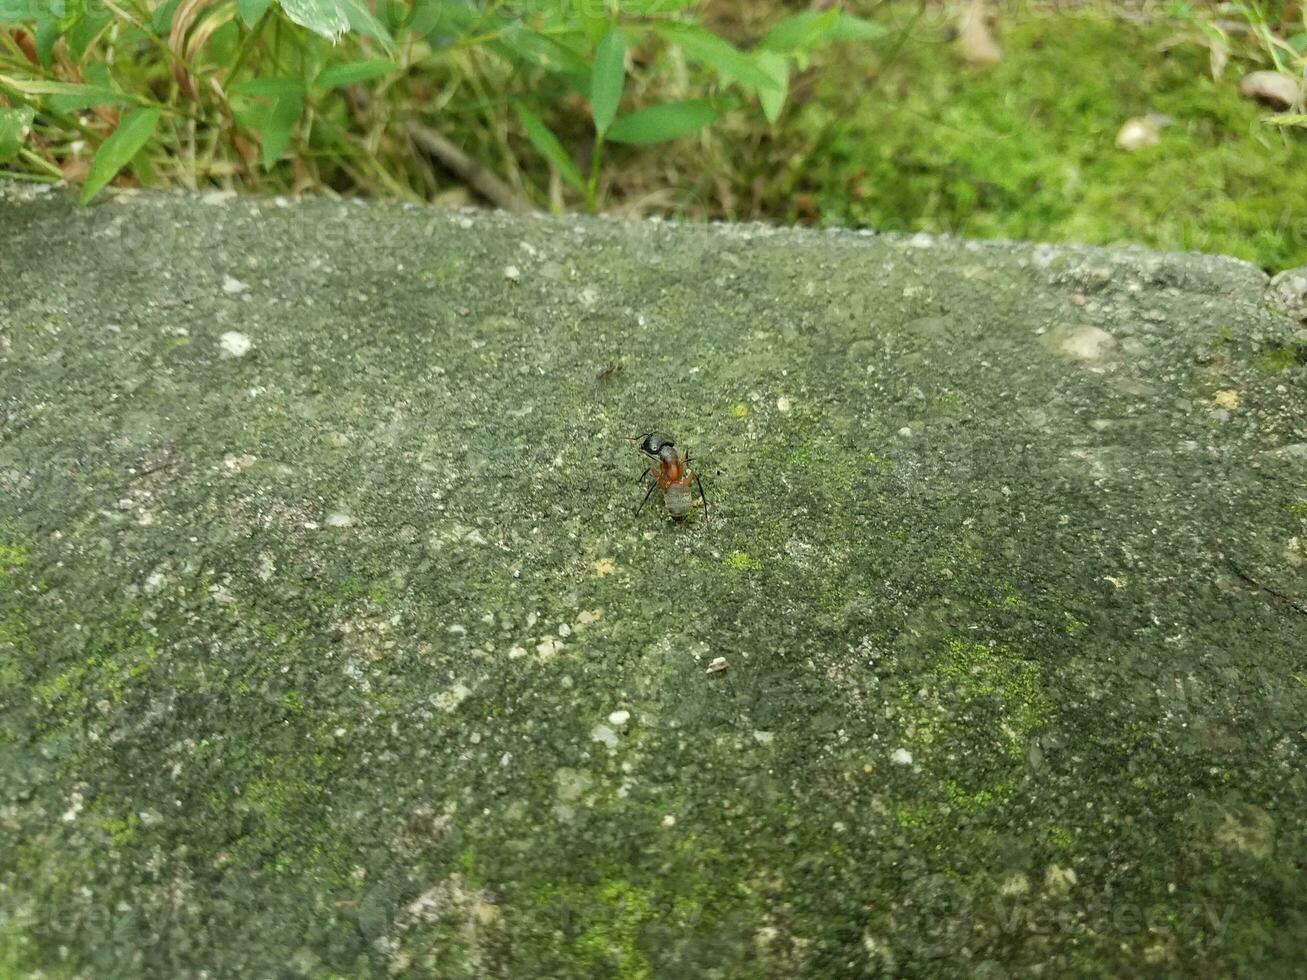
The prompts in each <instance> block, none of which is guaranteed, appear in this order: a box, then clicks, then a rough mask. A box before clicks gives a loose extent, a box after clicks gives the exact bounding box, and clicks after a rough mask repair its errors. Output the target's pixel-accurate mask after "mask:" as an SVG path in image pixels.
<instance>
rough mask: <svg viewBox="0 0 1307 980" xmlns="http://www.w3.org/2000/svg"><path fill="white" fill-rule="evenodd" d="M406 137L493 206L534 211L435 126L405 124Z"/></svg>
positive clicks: (414, 123)
mask: <svg viewBox="0 0 1307 980" xmlns="http://www.w3.org/2000/svg"><path fill="white" fill-rule="evenodd" d="M405 128H406V130H407V132H408V136H409V139H411V140H412V141H413V142H414V143H416V144H417V145H418V146H419V147H421V149H422V150H423V151H424V152H426V153H428V154H430V155H431V156H432V157H433V158H434V159H435V160H436V162H437V163H439V164H440V165H441V166H442V167H444V168H445V169H446V170H448V171H449V172H450V173H452V174H453V175H454V176H455V177H457V178H458V179H459V180H461V181H462V182H463V183H464V184H466V185H467V186H468V187H470V188H472V190H474V191H476V192H477V193H478V194H480V195H481V196H482V197H483V198H485V199H486V200H487V201H489V202H490V203H491V204H493V205H495V206H496V207H499V208H503V209H504V210H505V211H513V212H516V213H518V214H522V213H525V212H527V211H534V210H535V208H534V207H533V206H532V205H531V203H530V202H529V201H527V200H525V199H523V198H522V197H521V196H519V195H518V194H517V192H516V191H514V190H513V188H511V187H509V186H508V185H507V184H505V183H504V182H503V181H502V180H500V179H499V178H498V177H496V176H495V175H494V174H492V173H491V172H490V171H489V170H487V169H486V168H485V167H483V166H481V164H479V163H477V162H476V161H475V160H473V159H472V158H471V157H470V156H468V155H467V154H466V153H464V152H463V151H462V150H460V149H459V148H458V147H457V146H455V145H454V144H453V143H451V142H450V141H449V140H447V139H445V137H443V136H441V135H440V134H439V133H437V132H436V131H435V130H434V129H429V128H427V127H426V126H423V125H422V124H421V123H419V122H410V123H409V124H408V125H407V127H405Z"/></svg>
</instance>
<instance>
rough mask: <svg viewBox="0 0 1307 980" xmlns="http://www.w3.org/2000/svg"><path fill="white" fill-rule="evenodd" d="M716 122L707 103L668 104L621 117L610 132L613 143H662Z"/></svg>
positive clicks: (710, 104)
mask: <svg viewBox="0 0 1307 980" xmlns="http://www.w3.org/2000/svg"><path fill="white" fill-rule="evenodd" d="M716 119H717V112H716V111H715V110H714V109H713V107H712V103H711V102H709V101H708V100H707V99H690V100H688V101H686V102H666V103H664V104H663V105H656V106H651V107H650V108H648V109H641V110H640V111H639V112H633V113H631V114H630V115H629V116H621V117H619V118H618V120H617V121H616V122H614V123H613V126H612V128H611V129H609V130H608V139H609V140H610V141H611V142H614V143H662V142H665V141H667V140H674V139H677V138H678V137H681V136H685V135H687V134H689V133H693V132H694V131H695V130H697V129H702V128H703V127H704V126H707V125H708V124H709V123H711V122H715V121H716Z"/></svg>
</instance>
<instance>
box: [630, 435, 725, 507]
mask: <svg viewBox="0 0 1307 980" xmlns="http://www.w3.org/2000/svg"><path fill="white" fill-rule="evenodd" d="M639 448H640V452H642V453H643V454H644V455H646V456H648V457H649V458H650V459H652V460H653V461H654V463H653V465H652V466H650V467H648V468H647V469H646V470H645V471H644V472H643V473H641V474H640V486H644V481H645V480H646V479H648V478H649V477H650V476H652V477H653V479H652V480H651V481H650V483H649V489H648V490H647V491H645V495H644V500H642V501H640V506H639V507H637V508H636V509H635V512H636V513H637V514H638V513H640V511H641V510H643V509H644V505H645V504H647V503H648V502H649V497H650V495H651V494H652V493H653V492H654V490H656V489H657V490H662V492H663V503H664V504H666V505H667V513H668V515H669V516H670V517H671V518H672V520H674V521H677V522H678V523H679V522H680V521H683V520H685V518H686V515H687V514H689V513H690V511H691V509H693V507H694V494H693V493H692V492H691V490H690V484H691V483H693V484H694V485H695V487H697V488H698V490H699V499H700V500H701V501H702V502H703V519H704V520H705V521H706V520H707V519H708V497H707V496H706V495H705V494H704V492H703V483H702V482H701V481H700V480H699V477H698V474H696V473H695V472H694V471H692V470H691V469H690V451H689V450H688V449H687V450H686V451H685V455H684V456H680V455H677V452H676V442H675V441H674V440H673V439H672V437H671V436H669V435H664V434H663V433H661V432H646V433H645V434H644V435H642V436H640V443H639Z"/></svg>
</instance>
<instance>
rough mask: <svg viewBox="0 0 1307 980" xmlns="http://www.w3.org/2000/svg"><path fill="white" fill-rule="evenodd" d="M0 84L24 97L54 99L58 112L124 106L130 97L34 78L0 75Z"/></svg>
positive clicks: (98, 89)
mask: <svg viewBox="0 0 1307 980" xmlns="http://www.w3.org/2000/svg"><path fill="white" fill-rule="evenodd" d="M0 84H4V85H8V86H9V87H10V88H16V89H18V91H20V92H22V93H23V94H24V95H48V96H53V97H56V98H57V100H58V102H59V104H58V106H57V108H58V109H59V111H60V112H71V111H73V110H75V109H88V108H90V107H91V106H94V105H126V104H127V103H130V102H132V101H133V100H132V97H131V96H129V95H124V94H123V93H122V92H115V91H114V90H113V89H111V88H105V87H104V86H102V85H78V84H75V83H73V82H47V81H42V80H40V79H35V78H9V77H7V76H5V75H0Z"/></svg>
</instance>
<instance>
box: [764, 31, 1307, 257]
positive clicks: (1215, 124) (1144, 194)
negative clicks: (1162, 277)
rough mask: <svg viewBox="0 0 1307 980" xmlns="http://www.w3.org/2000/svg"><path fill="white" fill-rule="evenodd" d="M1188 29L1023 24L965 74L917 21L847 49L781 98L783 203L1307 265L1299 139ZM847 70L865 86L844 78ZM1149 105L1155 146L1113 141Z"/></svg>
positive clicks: (795, 212) (825, 212) (933, 227)
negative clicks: (806, 89) (799, 98)
mask: <svg viewBox="0 0 1307 980" xmlns="http://www.w3.org/2000/svg"><path fill="white" fill-rule="evenodd" d="M887 9H889V10H890V13H889V14H887V16H891V17H892V16H893V11H894V10H896V9H897V8H887ZM895 26H896V27H901V26H902V23H901V22H899V21H896V22H895ZM1185 30H1186V28H1183V27H1177V25H1175V24H1173V23H1170V24H1168V23H1164V22H1163V23H1154V24H1150V25H1146V26H1145V25H1132V24H1129V23H1126V22H1124V21H1122V20H1120V19H1117V18H1112V19H1107V18H1102V17H1098V16H1095V15H1092V14H1085V15H1074V14H1068V13H1065V12H1059V14H1058V15H1057V16H1052V17H1049V16H1025V17H1017V18H1014V19H1008V20H1005V21H1004V23H1003V25H1002V29H1001V32H1000V34H999V41H1000V43H1001V44H1002V47H1003V60H1002V62H1001V63H1000V64H998V65H996V66H994V67H992V68H989V69H985V70H967V69H964V68H963V69H960V68H959V66H958V63H957V59H956V55H955V52H954V51H953V50H952V48H951V46H950V45H946V44H940V43H939V42H938V39H937V38H936V37H935V36H934V35H933V34H932V33H930V32H927V31H924V30H919V31H910V32H909V33H908V34H907V35H906V36H905V37H903V38H901V41H902V43H901V44H895V45H894V46H893V47H892V49H887V48H885V47H877V46H873V47H871V48H859V49H854V50H852V51H849V52H847V53H846V54H845V55H844V57H846V58H848V59H849V60H850V61H855V60H856V62H857V64H851V65H840V66H839V67H832V68H830V69H829V70H828V71H827V72H825V73H824V74H823V76H821V78H820V80H819V81H818V92H819V96H818V97H817V98H815V99H813V100H811V101H810V102H808V103H807V104H806V105H805V106H803V108H802V109H791V112H793V113H794V115H793V116H792V117H790V118H789V120H788V125H787V127H786V129H785V132H784V137H788V138H783V139H782V141H781V143H782V147H781V153H783V154H786V155H788V159H789V160H790V161H793V162H791V163H790V166H789V169H788V173H787V176H788V179H787V180H781V181H778V182H777V183H778V184H779V185H780V187H779V188H778V189H779V190H780V191H781V193H782V194H783V195H784V199H783V201H777V203H776V207H777V208H778V209H779V210H782V211H784V210H787V209H788V211H789V214H788V217H790V218H791V219H800V218H803V217H804V216H805V215H804V212H803V211H802V210H801V208H803V207H804V206H805V205H804V204H803V202H804V201H808V202H811V203H809V204H808V205H806V207H808V208H811V207H812V205H813V204H815V206H816V208H817V210H818V211H819V212H820V215H821V217H822V219H823V220H825V221H829V222H832V223H839V224H850V223H853V224H866V225H870V226H873V227H877V228H884V229H889V230H925V231H934V232H951V233H955V234H959V235H964V236H971V237H1003V238H1018V239H1033V240H1040V241H1078V242H1086V243H1089V244H1112V243H1117V242H1121V241H1133V242H1139V243H1141V244H1145V245H1151V246H1155V247H1158V248H1163V249H1174V250H1189V249H1195V250H1199V251H1206V252H1219V253H1225V254H1229V255H1235V256H1238V257H1240V258H1245V259H1248V260H1250V261H1253V262H1256V263H1257V264H1259V265H1261V266H1262V267H1264V268H1267V269H1275V270H1278V269H1282V268H1287V267H1290V266H1293V265H1297V264H1300V263H1302V262H1304V261H1307V234H1304V220H1307V219H1304V217H1303V216H1304V215H1307V184H1304V182H1302V181H1285V180H1284V179H1283V178H1284V175H1285V174H1291V173H1304V172H1307V139H1304V136H1303V134H1302V133H1301V132H1294V131H1289V130H1285V131H1279V130H1276V129H1274V128H1272V127H1267V126H1265V125H1263V124H1262V123H1261V122H1260V119H1261V116H1262V115H1263V113H1262V111H1261V109H1260V108H1259V107H1258V106H1257V105H1256V104H1254V103H1252V102H1250V101H1248V100H1246V99H1243V98H1241V97H1240V96H1239V93H1238V86H1237V85H1236V84H1235V80H1234V78H1237V73H1235V72H1234V71H1233V69H1231V70H1227V72H1226V77H1224V78H1223V79H1221V80H1220V81H1213V80H1212V78H1211V74H1210V70H1209V67H1208V54H1207V51H1206V49H1205V48H1203V47H1202V46H1200V45H1199V44H1194V43H1188V44H1178V45H1177V44H1175V43H1174V42H1175V40H1176V38H1177V36H1178V35H1180V34H1181V33H1182V32H1184V31H1185ZM888 50H892V55H891V54H887V53H886V52H887V51H888ZM850 72H861V73H862V74H863V75H864V76H865V77H866V78H867V79H868V83H867V84H866V85H865V86H864V85H858V86H848V85H845V84H844V81H843V80H844V79H846V78H847V77H848V76H849V73H850ZM1232 75H1233V76H1234V77H1231V76H1232ZM1150 111H1152V112H1157V113H1161V114H1163V115H1165V116H1168V117H1170V118H1171V119H1172V120H1173V122H1172V123H1171V125H1168V126H1166V127H1164V128H1163V129H1162V132H1161V142H1160V144H1159V145H1157V146H1154V147H1148V148H1145V149H1142V150H1140V151H1138V152H1136V153H1125V152H1122V151H1121V150H1118V149H1117V148H1116V147H1115V146H1114V144H1113V141H1114V139H1115V136H1116V133H1117V131H1118V130H1119V129H1120V127H1121V125H1122V124H1123V123H1124V122H1125V121H1126V120H1127V119H1128V118H1130V117H1132V116H1141V115H1144V114H1145V113H1147V112H1150ZM795 144H801V145H804V146H805V147H806V151H804V152H795V149H794V147H795ZM742 167H743V168H744V169H746V170H749V169H750V168H748V166H747V165H745V164H742ZM787 206H788V207H787Z"/></svg>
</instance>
